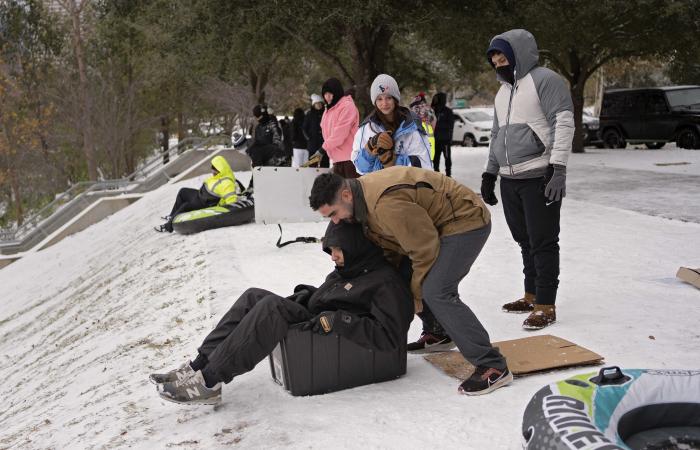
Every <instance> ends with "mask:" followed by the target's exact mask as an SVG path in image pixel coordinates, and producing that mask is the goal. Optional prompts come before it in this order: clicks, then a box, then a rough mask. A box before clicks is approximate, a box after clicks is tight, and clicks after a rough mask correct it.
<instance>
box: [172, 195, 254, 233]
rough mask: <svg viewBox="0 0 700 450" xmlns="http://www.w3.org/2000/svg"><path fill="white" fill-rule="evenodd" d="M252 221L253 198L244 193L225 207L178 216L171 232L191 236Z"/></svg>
mask: <svg viewBox="0 0 700 450" xmlns="http://www.w3.org/2000/svg"><path fill="white" fill-rule="evenodd" d="M254 219H255V204H254V201H253V196H252V195H250V194H245V193H244V194H240V195H239V196H238V201H236V203H234V204H232V205H228V206H226V207H223V206H212V207H209V208H203V209H197V210H195V211H190V212H185V213H182V214H178V215H177V216H175V218H174V219H173V230H174V231H176V232H178V233H180V234H192V233H199V232H200V231H204V230H211V229H214V228H222V227H230V226H234V225H242V224H244V223H248V222H252V221H253V220H254Z"/></svg>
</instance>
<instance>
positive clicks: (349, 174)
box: [321, 78, 360, 178]
mask: <svg viewBox="0 0 700 450" xmlns="http://www.w3.org/2000/svg"><path fill="white" fill-rule="evenodd" d="M321 95H323V99H324V100H325V101H326V105H327V106H326V112H325V113H324V114H323V118H322V119H321V131H322V132H323V144H322V146H321V149H322V151H324V152H326V153H327V154H328V157H329V158H330V160H331V162H332V163H333V169H332V170H333V173H337V174H338V175H340V176H342V177H344V178H357V177H359V176H360V175H359V174H358V173H357V172H356V171H355V165H354V164H353V163H352V161H351V160H350V155H351V154H352V142H353V138H354V137H355V131H356V130H357V125H358V124H359V121H360V112H359V111H358V110H357V107H356V106H355V103H354V102H353V101H352V97H350V96H349V95H345V91H344V90H343V85H342V84H341V83H340V80H338V79H337V78H329V79H328V80H326V82H325V83H323V87H322V89H321Z"/></svg>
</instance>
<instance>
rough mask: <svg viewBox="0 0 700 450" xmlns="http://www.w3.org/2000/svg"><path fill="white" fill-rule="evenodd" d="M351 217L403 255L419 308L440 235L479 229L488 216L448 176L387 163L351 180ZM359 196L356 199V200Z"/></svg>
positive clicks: (480, 204)
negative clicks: (409, 261) (352, 208)
mask: <svg viewBox="0 0 700 450" xmlns="http://www.w3.org/2000/svg"><path fill="white" fill-rule="evenodd" d="M351 187H352V190H353V202H354V216H355V219H356V220H357V221H358V222H361V223H362V224H363V225H364V227H365V234H367V237H368V238H370V239H371V240H372V241H374V242H375V243H376V244H377V245H379V246H380V247H382V248H383V249H384V250H387V251H388V252H389V255H388V256H391V253H394V254H400V255H407V256H408V257H409V258H410V259H411V263H412V266H413V277H412V279H411V291H412V292H413V298H414V303H415V310H416V312H420V311H422V310H423V303H422V293H421V285H422V284H423V279H425V277H426V275H427V274H428V272H429V271H430V268H431V267H432V266H433V263H434V262H435V260H436V259H437V256H438V252H439V251H440V238H441V237H442V236H449V235H452V234H459V233H466V232H468V231H472V230H477V229H479V228H483V227H484V226H486V225H487V224H489V223H490V222H491V215H490V214H489V211H488V210H487V209H486V206H485V205H484V203H483V202H482V201H481V199H480V198H479V197H477V195H476V194H475V193H474V192H472V191H471V190H470V189H469V188H467V187H466V186H463V185H461V184H459V183H457V182H456V181H454V180H453V179H452V178H449V177H446V176H445V175H442V174H440V173H438V172H434V171H432V170H426V169H420V168H417V167H405V166H397V167H389V168H385V169H383V170H379V171H377V172H372V173H369V174H367V175H364V176H362V177H360V178H358V179H357V183H351ZM358 200H359V201H358Z"/></svg>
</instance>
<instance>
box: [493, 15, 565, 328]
mask: <svg viewBox="0 0 700 450" xmlns="http://www.w3.org/2000/svg"><path fill="white" fill-rule="evenodd" d="M487 57H488V61H489V63H490V64H491V65H492V66H493V67H494V68H495V69H496V78H497V79H498V81H499V82H500V83H501V88H500V89H499V91H498V93H497V94H496V99H495V101H494V119H493V128H492V130H491V145H490V149H489V158H488V161H487V163H486V169H485V172H484V173H483V174H482V184H481V194H482V196H483V199H484V201H485V202H486V203H488V204H490V205H495V204H496V203H498V199H497V198H496V195H495V185H496V179H497V176H498V175H499V174H500V175H501V198H502V200H503V211H504V213H505V217H506V222H507V223H508V227H509V228H510V232H511V234H512V235H513V239H515V241H516V242H517V243H518V244H519V245H520V248H521V252H522V257H523V266H524V269H523V273H524V274H525V295H524V296H523V298H521V299H519V300H516V301H514V302H511V303H506V304H505V305H503V310H504V311H506V312H513V313H526V312H529V313H530V315H529V317H528V318H527V319H525V322H523V327H524V328H526V329H541V328H544V327H546V326H548V325H550V324H551V323H553V322H554V321H555V320H556V311H555V306H554V303H555V300H556V296H557V287H558V285H559V213H560V210H561V202H562V198H563V197H564V196H565V195H566V163H567V160H568V157H569V153H570V151H571V143H572V140H573V136H574V116H573V103H572V101H571V95H570V94H569V89H568V88H567V85H566V82H565V81H564V79H563V78H562V77H561V76H560V75H558V74H557V73H555V72H553V71H552V70H549V69H547V68H544V67H540V66H539V65H538V60H539V51H538V49H537V43H536V42H535V38H534V36H533V35H532V34H531V33H530V32H528V31H527V30H522V29H516V30H510V31H507V32H505V33H503V34H500V35H498V36H495V37H494V38H493V39H492V40H491V43H490V45H489V49H488V51H487Z"/></svg>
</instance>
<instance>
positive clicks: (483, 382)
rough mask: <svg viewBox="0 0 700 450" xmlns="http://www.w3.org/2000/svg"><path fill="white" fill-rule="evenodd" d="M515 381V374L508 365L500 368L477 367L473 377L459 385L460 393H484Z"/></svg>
mask: <svg viewBox="0 0 700 450" xmlns="http://www.w3.org/2000/svg"><path fill="white" fill-rule="evenodd" d="M511 381H513V374H512V373H510V370H508V368H507V367H506V368H505V369H503V370H498V369H495V368H493V367H484V366H480V367H477V368H476V370H475V371H474V373H473V374H472V376H471V377H469V378H467V379H466V380H464V382H463V383H462V384H461V385H460V386H459V393H460V394H465V395H482V394H488V393H489V392H491V391H494V390H496V389H498V388H499V387H501V386H505V385H506V384H508V383H510V382H511Z"/></svg>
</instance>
